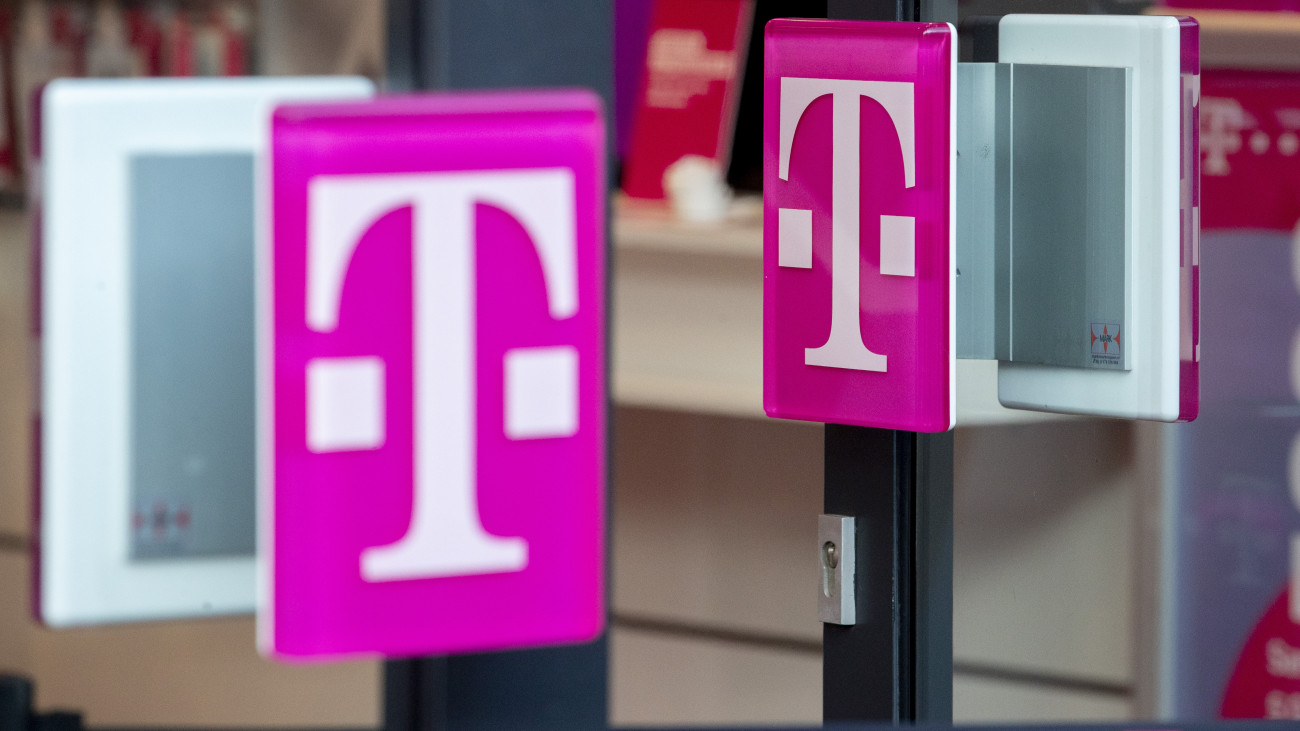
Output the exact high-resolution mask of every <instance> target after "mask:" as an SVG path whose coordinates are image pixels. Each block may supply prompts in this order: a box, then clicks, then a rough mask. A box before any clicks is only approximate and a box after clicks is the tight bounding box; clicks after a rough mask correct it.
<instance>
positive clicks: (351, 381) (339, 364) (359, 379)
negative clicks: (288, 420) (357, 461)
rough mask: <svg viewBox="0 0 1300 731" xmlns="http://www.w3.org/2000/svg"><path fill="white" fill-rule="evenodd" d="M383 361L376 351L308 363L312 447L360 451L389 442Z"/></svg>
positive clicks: (310, 444)
mask: <svg viewBox="0 0 1300 731" xmlns="http://www.w3.org/2000/svg"><path fill="white" fill-rule="evenodd" d="M384 413H385V412H384V362H383V361H382V360H380V359H379V358H375V357H372V356H366V357H356V358H315V359H313V360H311V361H308V363H307V449H309V450H311V451H312V452H315V453H317V454H320V453H323V452H359V451H362V450H367V449H378V448H379V447H382V446H383V445H384Z"/></svg>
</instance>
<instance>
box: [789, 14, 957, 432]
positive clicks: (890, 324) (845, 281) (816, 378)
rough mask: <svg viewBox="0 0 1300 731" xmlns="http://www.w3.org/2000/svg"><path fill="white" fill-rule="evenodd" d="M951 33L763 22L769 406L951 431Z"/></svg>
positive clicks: (946, 29)
mask: <svg viewBox="0 0 1300 731" xmlns="http://www.w3.org/2000/svg"><path fill="white" fill-rule="evenodd" d="M955 40H956V36H955V31H954V29H953V28H952V26H951V25H948V24H945V23H884V22H863V21H835V20H773V21H772V22H770V23H768V25H767V31H766V38H765V43H766V61H765V67H764V69H763V73H764V80H763V83H764V109H763V155H764V157H763V406H764V408H765V410H766V411H767V414H768V415H769V416H775V417H781V418H787V419H803V420H807V421H822V422H830V423H838V424H856V425H861V426H874V427H883V428H890V429H905V430H910V431H923V432H938V431H946V430H947V429H950V428H952V426H953V423H954V408H955V404H954V397H953V390H954V388H953V386H954V383H953V382H954V374H955V369H956V361H955V360H954V357H955V353H956V350H955V343H954V329H953V323H954V317H953V310H952V308H953V291H954V284H955V270H954V267H955V261H956V258H955V255H954V239H953V218H954V210H953V206H954V201H955V196H954V193H953V186H954V182H955V177H956V176H955V162H956V158H955V148H954V137H955V135H954V131H953V125H954V109H953V99H954V83H955V79H956V67H955V53H956V42H955Z"/></svg>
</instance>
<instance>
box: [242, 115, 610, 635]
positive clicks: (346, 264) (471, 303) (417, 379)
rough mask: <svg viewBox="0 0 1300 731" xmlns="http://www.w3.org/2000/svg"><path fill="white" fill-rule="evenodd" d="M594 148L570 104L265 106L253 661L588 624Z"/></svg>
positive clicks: (598, 431)
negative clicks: (262, 558) (267, 185)
mask: <svg viewBox="0 0 1300 731" xmlns="http://www.w3.org/2000/svg"><path fill="white" fill-rule="evenodd" d="M604 134H605V133H604V127H603V122H602V116H601V109H600V104H599V101H598V100H597V99H596V98H595V97H594V96H592V95H591V94H588V93H586V92H582V91H558V92H513V93H484V94H448V95H440V96H424V97H411V98H395V99H386V100H381V101H376V102H369V103H358V104H334V105H328V106H286V107H282V108H280V109H279V110H278V111H277V112H276V114H275V117H274V121H273V140H272V162H271V167H272V173H271V174H272V179H273V191H274V199H273V208H272V211H271V219H272V220H271V223H270V226H271V230H272V232H273V239H274V243H273V246H272V247H271V250H270V251H268V252H264V253H263V258H262V261H261V265H262V266H263V267H264V271H263V276H262V281H263V286H264V287H265V288H267V289H266V290H265V291H263V292H262V297H263V299H262V301H263V302H264V303H265V305H264V306H263V308H262V310H261V314H260V317H262V318H263V333H262V336H263V342H262V346H263V349H262V350H261V352H262V353H263V356H262V358H263V361H262V365H261V369H262V370H261V375H260V378H261V379H262V385H263V389H264V390H263V396H264V398H263V399H262V401H261V403H262V407H261V408H263V410H264V411H263V413H262V419H263V423H262V426H263V429H262V439H263V444H262V446H261V449H262V456H263V464H262V468H261V487H262V493H261V494H262V498H263V501H264V502H263V505H262V517H263V520H264V521H265V524H264V526H263V532H262V536H263V552H264V553H265V554H266V559H267V567H268V571H267V572H266V574H265V579H266V580H267V581H268V585H267V587H266V591H267V596H268V598H269V599H270V601H269V602H267V603H266V604H265V606H264V608H263V611H262V613H261V615H260V618H261V623H260V629H261V642H262V645H263V647H264V649H265V650H266V651H268V652H269V653H271V654H273V655H275V656H277V657H281V658H300V659H302V658H337V657H348V656H357V655H382V656H386V657H393V656H409V655H418V654H428V653H463V652H478V651H486V650H500V649H515V648H522V647H532V646H540V645H549V644H557V643H572V642H583V641H588V640H592V639H594V638H595V637H597V636H598V635H599V634H600V632H601V631H602V628H603V625H604V614H605V610H604V534H605V529H604V474H605V461H604V455H605V375H604V374H605V351H604V337H605V336H604V326H605V305H604V275H605V263H604V230H605V223H604V210H605V209H604V200H605V198H604V196H605V178H604V171H603V160H604V150H605V147H604V145H605V142H604Z"/></svg>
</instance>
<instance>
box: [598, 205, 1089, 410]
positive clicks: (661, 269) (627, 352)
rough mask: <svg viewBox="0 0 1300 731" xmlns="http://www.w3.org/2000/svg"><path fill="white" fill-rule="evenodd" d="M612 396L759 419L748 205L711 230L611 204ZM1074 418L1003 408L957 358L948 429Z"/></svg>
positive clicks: (756, 256)
mask: <svg viewBox="0 0 1300 731" xmlns="http://www.w3.org/2000/svg"><path fill="white" fill-rule="evenodd" d="M613 231H614V288H613V297H614V303H613V327H614V333H613V382H614V384H613V390H614V398H615V400H616V401H617V402H618V403H620V404H625V405H630V406H644V407H651V408H661V409H671V410H676V411H688V412H698V413H706V414H718V415H725V416H737V417H751V418H760V417H762V416H763V360H762V358H763V229H762V212H761V210H760V209H759V207H757V206H756V205H755V203H754V201H752V200H741V201H738V202H737V204H736V205H734V206H733V209H732V211H731V212H730V214H729V216H728V218H727V220H725V221H722V222H718V223H684V222H680V221H675V220H674V219H673V218H672V216H671V214H670V213H669V212H668V211H666V210H665V209H663V208H654V207H647V206H643V205H639V204H629V203H627V202H626V201H618V202H617V204H616V206H615V216H614V225H613ZM1068 418H1077V417H1067V416H1059V415H1054V414H1040V413H1035V412H1030V411H1015V410H1011V409H1004V408H1002V406H1001V405H1000V404H999V403H998V399H997V364H996V363H994V362H992V361H965V360H959V361H957V424H958V426H983V425H994V424H1023V423H1031V422H1040V421H1045V420H1054V419H1068Z"/></svg>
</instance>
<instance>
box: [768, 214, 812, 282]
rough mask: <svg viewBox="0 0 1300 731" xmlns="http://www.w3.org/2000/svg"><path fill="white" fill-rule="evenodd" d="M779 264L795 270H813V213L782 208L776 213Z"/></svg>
mask: <svg viewBox="0 0 1300 731" xmlns="http://www.w3.org/2000/svg"><path fill="white" fill-rule="evenodd" d="M776 241H777V249H778V255H777V263H778V264H779V265H781V266H783V267H793V268H795V269H811V268H812V211H806V210H803V209H801V208H781V209H778V210H777V213H776Z"/></svg>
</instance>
